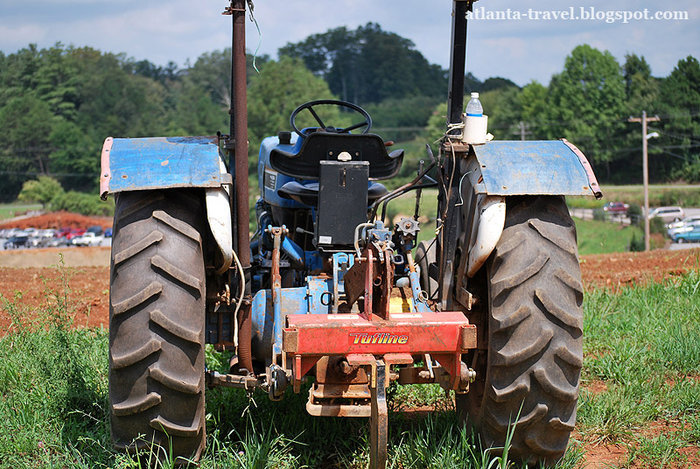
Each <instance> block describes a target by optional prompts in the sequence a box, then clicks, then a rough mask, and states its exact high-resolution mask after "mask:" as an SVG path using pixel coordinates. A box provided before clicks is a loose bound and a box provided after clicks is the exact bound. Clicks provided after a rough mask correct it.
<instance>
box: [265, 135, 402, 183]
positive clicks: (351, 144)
mask: <svg viewBox="0 0 700 469" xmlns="http://www.w3.org/2000/svg"><path fill="white" fill-rule="evenodd" d="M343 153H346V154H347V155H349V156H350V157H351V159H352V161H353V162H355V161H367V162H369V164H370V165H369V179H370V180H376V179H389V178H392V177H394V176H396V174H397V173H398V172H399V169H400V168H401V163H402V161H403V156H404V151H403V150H394V151H392V152H391V153H387V151H386V145H385V144H384V141H383V140H382V139H381V137H379V136H378V135H374V134H357V135H355V134H338V133H331V132H322V131H319V132H314V133H311V134H309V135H306V136H304V138H303V143H302V144H301V148H300V149H299V150H298V151H297V153H291V152H287V151H284V150H282V149H280V148H273V149H272V151H271V152H270V166H271V167H272V169H274V170H275V171H279V172H280V173H282V174H284V175H286V176H291V177H293V178H295V179H304V180H311V181H318V178H319V176H320V166H319V165H320V162H321V161H339V160H338V158H339V155H342V154H343ZM340 161H346V160H340Z"/></svg>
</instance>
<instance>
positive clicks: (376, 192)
mask: <svg viewBox="0 0 700 469" xmlns="http://www.w3.org/2000/svg"><path fill="white" fill-rule="evenodd" d="M277 193H278V194H279V195H280V197H282V198H284V199H291V200H295V201H297V202H299V203H301V204H304V205H308V206H309V207H317V206H318V182H308V183H306V184H302V183H300V182H299V181H290V182H288V183H286V184H285V185H283V186H282V187H280V188H279V189H278V190H277ZM388 193H389V191H388V190H387V188H386V187H384V185H382V184H380V183H378V182H370V183H369V186H368V187H367V202H368V203H369V205H372V204H373V203H374V202H375V201H376V200H377V199H378V198H380V197H382V196H383V195H385V194H388Z"/></svg>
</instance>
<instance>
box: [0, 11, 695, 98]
mask: <svg viewBox="0 0 700 469" xmlns="http://www.w3.org/2000/svg"><path fill="white" fill-rule="evenodd" d="M227 5H228V2H227V1H226V0H200V1H197V2H195V1H191V0H173V1H169V2H163V1H161V0H110V1H109V2H107V1H105V0H37V1H35V2H19V1H17V0H0V11H2V16H1V17H0V50H2V51H4V52H6V53H9V52H14V51H15V50H17V49H19V48H21V47H25V46H26V45H27V44H29V43H32V42H33V43H38V44H39V45H40V46H41V47H48V46H51V45H52V44H54V43H55V42H58V41H60V42H63V43H65V44H74V45H77V46H82V45H87V46H91V47H95V48H98V49H101V50H105V51H111V52H125V53H126V54H127V55H129V56H132V57H135V58H136V59H148V60H151V61H152V62H155V63H157V64H160V65H163V64H166V63H167V62H168V61H170V60H173V61H175V62H176V63H178V64H180V65H182V64H184V63H185V61H186V60H187V59H190V60H191V61H194V60H196V58H197V57H198V56H199V55H201V54H202V53H204V52H210V51H212V50H217V49H223V48H225V47H228V46H230V42H231V26H230V19H229V18H226V17H222V16H221V12H222V11H223V9H224V7H225V6H227ZM523 5H524V4H523V3H522V2H516V1H515V0H483V1H480V2H478V3H476V6H477V7H482V6H483V7H484V8H485V9H487V10H488V11H496V10H507V9H508V8H511V9H515V8H520V9H525V10H527V9H528V8H533V9H535V8H536V9H538V10H562V9H567V8H569V7H570V6H571V7H573V8H579V7H581V6H585V7H590V6H592V7H594V8H597V9H599V10H640V9H644V8H648V9H650V10H652V11H656V10H658V9H672V10H687V11H688V12H689V15H690V18H691V19H690V20H689V21H685V22H673V21H655V22H636V23H634V22H633V23H630V24H606V23H604V22H591V21H575V22H570V21H475V20H473V21H470V23H469V27H468V31H469V50H468V67H469V70H470V71H472V72H473V73H474V74H475V75H476V76H477V77H479V78H482V79H484V78H487V77H489V76H496V75H500V76H503V77H506V78H510V79H512V80H513V81H515V82H516V83H518V84H521V85H523V84H525V83H527V82H529V81H530V80H532V79H537V80H538V81H540V82H543V83H547V82H548V81H549V79H550V77H551V75H552V74H553V73H557V72H558V71H560V70H561V68H562V66H563V64H564V59H565V57H566V55H567V54H569V53H570V52H571V50H572V49H573V48H574V47H575V46H577V45H579V44H582V43H592V44H594V45H596V47H599V48H601V49H607V50H610V52H611V53H613V54H614V55H615V56H616V57H617V58H618V60H619V61H622V60H624V55H625V54H626V53H636V54H638V55H644V56H645V57H646V59H647V61H648V62H649V63H650V65H651V66H652V71H653V73H654V74H655V75H657V76H664V75H667V74H668V73H669V72H670V71H671V70H672V69H673V66H674V65H675V64H676V63H677V61H678V60H679V59H681V58H684V57H686V56H688V55H694V56H696V57H698V56H700V7H699V6H698V5H697V0H674V2H673V4H672V5H670V4H664V5H662V4H660V3H659V2H657V1H652V0H569V1H568V2H561V0H540V1H538V2H537V3H532V2H531V3H530V4H525V6H524V7H523ZM451 9H452V2H448V1H440V2H437V1H436V2H425V1H419V0H402V1H399V0H383V1H379V2H378V1H376V0H334V1H318V0H294V1H283V0H264V1H262V0H259V1H256V2H255V16H256V18H257V19H258V22H259V23H260V27H261V31H262V37H261V38H259V37H258V33H257V31H256V30H255V27H254V26H253V25H252V24H251V23H249V22H248V23H247V30H248V34H247V45H248V49H249V50H255V49H256V47H257V45H258V42H259V41H261V42H260V44H261V46H260V53H261V54H269V55H271V56H273V57H275V56H276V55H277V50H278V49H279V48H280V47H281V46H284V45H285V44H286V43H288V42H298V41H301V40H303V39H305V38H306V37H307V36H308V35H310V34H314V33H323V32H325V31H327V30H328V29H331V28H335V27H339V26H347V27H348V28H355V27H357V26H359V25H364V24H366V23H367V22H370V21H371V22H376V23H379V24H380V25H381V26H382V28H383V29H385V30H387V31H391V32H395V33H397V34H399V35H401V36H404V37H406V38H409V39H411V40H412V41H413V42H414V43H415V45H416V48H417V49H418V50H419V51H421V52H422V53H423V54H424V55H425V56H426V57H427V58H428V60H429V61H431V62H433V63H437V64H439V65H441V66H443V67H445V68H446V67H447V66H448V65H449V61H450V57H449V43H450V21H451Z"/></svg>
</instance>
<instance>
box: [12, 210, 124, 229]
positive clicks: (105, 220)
mask: <svg viewBox="0 0 700 469" xmlns="http://www.w3.org/2000/svg"><path fill="white" fill-rule="evenodd" d="M91 226H100V227H102V229H103V230H104V229H107V228H111V227H112V217H89V216H86V215H80V214H78V213H70V212H52V213H44V214H41V215H36V216H31V217H18V218H14V219H12V220H4V221H2V222H0V229H3V228H19V229H22V230H23V229H25V228H38V229H41V230H45V229H49V228H53V229H60V228H71V229H87V228H89V227H91Z"/></svg>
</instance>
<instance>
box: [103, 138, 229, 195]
mask: <svg viewBox="0 0 700 469" xmlns="http://www.w3.org/2000/svg"><path fill="white" fill-rule="evenodd" d="M222 161H223V158H222V157H221V156H220V152H219V145H218V140H217V137H150V138H112V137H109V138H107V139H106V140H105V143H104V146H103V148H102V162H101V163H102V172H101V174H100V196H101V197H102V198H103V199H104V198H106V197H107V194H110V193H112V194H113V193H117V192H122V191H135V190H145V189H169V188H175V187H205V188H216V187H221V186H222V185H224V184H231V176H230V175H229V174H228V173H227V172H225V171H223V170H222V169H223V168H222V163H221V162H222Z"/></svg>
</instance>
